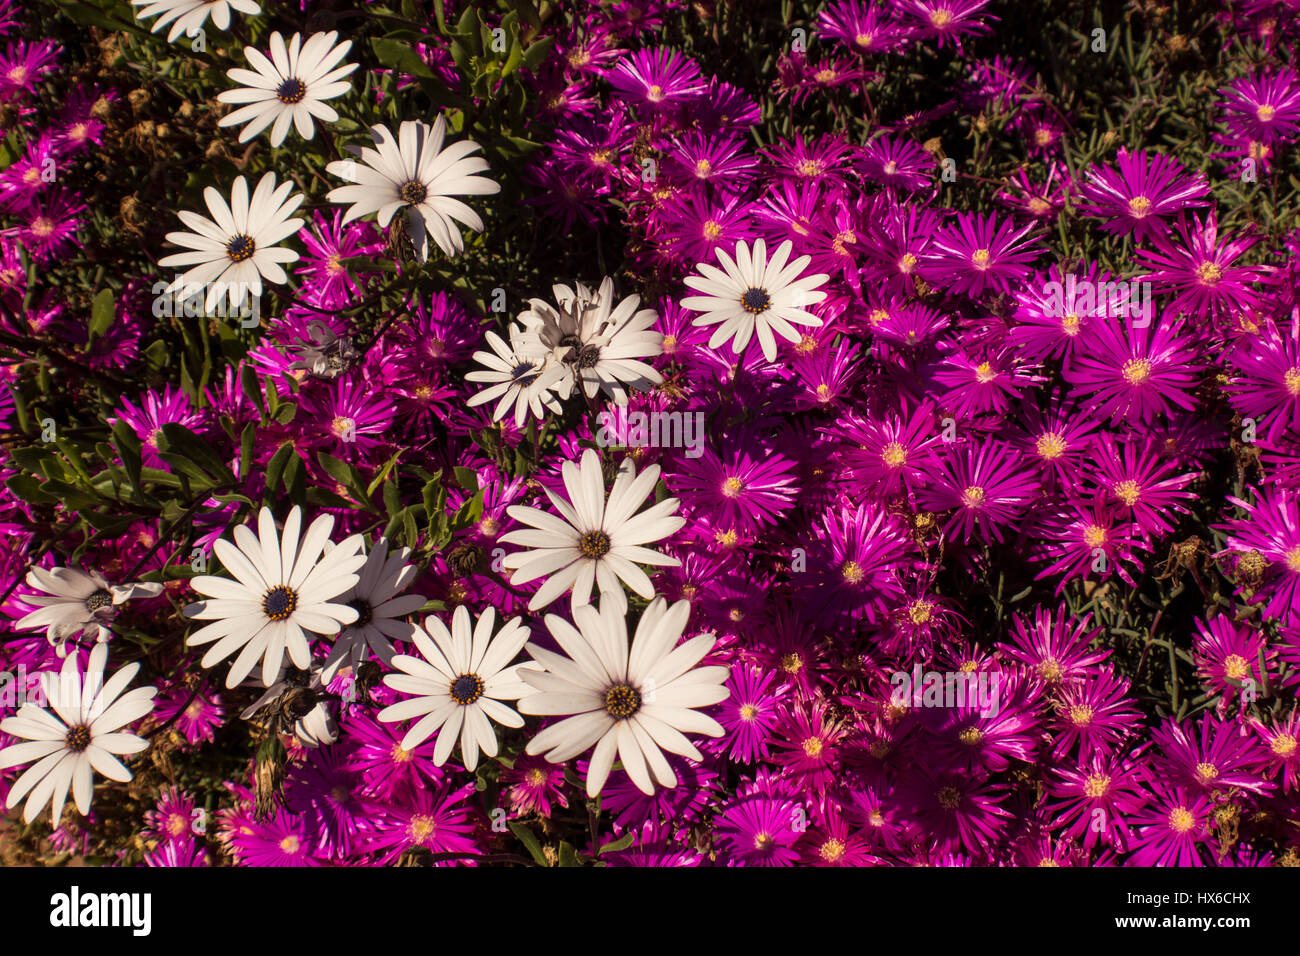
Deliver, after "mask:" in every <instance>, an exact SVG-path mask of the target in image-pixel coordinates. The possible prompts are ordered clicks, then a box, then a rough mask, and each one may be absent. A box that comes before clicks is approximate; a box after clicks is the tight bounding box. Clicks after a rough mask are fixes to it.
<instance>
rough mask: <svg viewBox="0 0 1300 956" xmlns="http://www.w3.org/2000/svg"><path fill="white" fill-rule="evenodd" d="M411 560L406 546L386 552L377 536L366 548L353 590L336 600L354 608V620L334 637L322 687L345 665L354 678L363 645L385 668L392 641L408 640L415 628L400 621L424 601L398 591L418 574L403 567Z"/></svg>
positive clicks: (409, 566)
mask: <svg viewBox="0 0 1300 956" xmlns="http://www.w3.org/2000/svg"><path fill="white" fill-rule="evenodd" d="M410 556H411V549H410V548H398V549H397V550H396V551H393V552H391V553H390V552H389V550H388V539H387V538H380V539H379V540H378V541H377V542H375V546H374V547H373V548H371V549H370V554H369V555H368V556H367V558H366V563H365V564H364V565H362V567H361V571H360V572H359V579H358V580H357V583H356V586H355V587H352V588H349V589H348V590H346V591H344V592H343V593H342V594H340V595H339V596H338V597H337V598H336V599H335V600H336V601H337V603H339V604H346V605H347V606H348V607H350V608H352V609H353V610H355V611H356V612H357V615H358V617H357V619H356V620H355V621H353V622H352V623H351V624H345V625H344V626H343V629H342V630H341V631H339V636H338V637H336V638H335V639H334V646H333V647H331V648H330V652H329V656H328V657H327V658H326V659H325V665H324V669H323V670H322V672H321V679H322V680H323V681H324V682H325V683H326V684H329V683H331V682H333V680H334V676H335V675H336V674H337V673H338V672H339V669H340V668H343V667H350V668H351V669H352V672H353V673H354V674H355V673H356V669H357V668H358V667H360V666H361V663H362V661H364V660H365V657H366V648H367V647H369V648H370V650H371V652H372V653H373V654H374V655H375V656H376V657H378V658H379V659H380V660H381V661H383V662H384V663H385V664H387V663H388V662H389V661H390V660H392V658H393V655H394V654H396V653H397V651H396V650H395V649H394V647H393V645H392V641H409V640H411V637H412V635H413V634H414V633H415V629H416V626H415V625H414V624H412V623H410V622H409V621H407V620H405V618H406V616H407V615H408V614H414V613H415V612H416V611H418V610H419V609H420V608H422V607H424V602H425V597H424V595H423V594H402V593H401V592H403V591H405V590H406V589H407V588H409V587H410V586H411V583H412V582H413V581H415V579H416V578H417V577H418V576H419V574H420V569H419V568H418V567H416V566H415V565H413V564H407V563H406V559H407V558H409V557H410Z"/></svg>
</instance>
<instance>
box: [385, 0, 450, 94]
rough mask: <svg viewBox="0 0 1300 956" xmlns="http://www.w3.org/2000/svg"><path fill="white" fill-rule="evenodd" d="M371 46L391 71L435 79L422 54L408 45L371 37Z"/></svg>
mask: <svg viewBox="0 0 1300 956" xmlns="http://www.w3.org/2000/svg"><path fill="white" fill-rule="evenodd" d="M470 9H471V10H472V9H473V8H472V7H471V8H470ZM370 46H371V48H372V49H374V51H375V56H376V57H378V59H379V62H380V63H382V64H383V65H384V66H386V67H388V68H389V69H390V70H395V71H396V72H398V73H406V74H409V75H410V76H420V77H424V78H425V79H433V78H434V72H433V70H431V69H429V67H428V65H427V64H426V63H425V62H424V61H423V60H422V59H420V54H418V53H416V52H415V50H413V49H412V48H411V47H410V46H408V45H407V44H405V43H402V42H400V41H398V40H390V39H388V38H387V37H371V38H370Z"/></svg>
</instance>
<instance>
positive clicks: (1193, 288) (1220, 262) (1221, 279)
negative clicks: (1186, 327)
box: [1138, 211, 1269, 319]
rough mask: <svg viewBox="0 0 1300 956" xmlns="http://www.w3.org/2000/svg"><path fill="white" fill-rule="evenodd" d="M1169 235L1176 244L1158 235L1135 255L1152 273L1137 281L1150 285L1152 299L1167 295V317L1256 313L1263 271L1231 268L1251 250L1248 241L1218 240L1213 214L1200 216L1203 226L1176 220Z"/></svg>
mask: <svg viewBox="0 0 1300 956" xmlns="http://www.w3.org/2000/svg"><path fill="white" fill-rule="evenodd" d="M1174 230H1175V231H1176V232H1177V234H1178V237H1179V239H1181V242H1173V241H1170V240H1169V239H1167V238H1166V237H1165V235H1164V234H1163V233H1162V234H1160V235H1159V236H1158V238H1157V247H1156V248H1155V249H1140V250H1138V258H1139V259H1140V260H1142V265H1144V266H1147V267H1148V268H1150V269H1151V270H1152V271H1150V272H1148V273H1146V274H1145V275H1142V276H1140V277H1139V278H1140V279H1141V280H1142V281H1148V282H1151V283H1152V285H1153V286H1154V291H1155V292H1156V294H1161V293H1171V294H1172V295H1173V299H1172V301H1170V303H1169V306H1168V309H1169V312H1170V313H1174V314H1176V313H1179V312H1183V313H1186V314H1188V315H1192V316H1196V317H1197V318H1201V319H1206V318H1208V319H1221V318H1224V317H1226V316H1228V315H1231V314H1236V313H1240V312H1242V311H1244V310H1252V309H1258V308H1259V306H1260V297H1259V293H1258V291H1257V284H1258V283H1260V282H1262V281H1263V280H1264V279H1265V278H1266V277H1267V276H1268V273H1269V269H1268V268H1267V267H1262V266H1246V265H1237V264H1236V263H1237V260H1238V259H1240V258H1241V257H1242V256H1243V255H1244V254H1245V253H1246V251H1247V250H1248V249H1250V247H1251V246H1253V245H1254V244H1255V242H1256V240H1255V239H1254V238H1253V237H1250V236H1245V235H1241V234H1235V235H1229V236H1223V237H1220V236H1219V225H1218V218H1217V215H1216V214H1215V212H1213V211H1211V212H1208V213H1206V216H1205V219H1204V220H1202V219H1199V218H1197V217H1194V216H1193V217H1183V218H1180V219H1179V220H1178V222H1177V223H1175V225H1174Z"/></svg>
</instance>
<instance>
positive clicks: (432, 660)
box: [379, 605, 531, 772]
mask: <svg viewBox="0 0 1300 956" xmlns="http://www.w3.org/2000/svg"><path fill="white" fill-rule="evenodd" d="M495 626H496V610H495V609H494V608H488V609H487V610H486V611H484V612H483V614H482V615H481V616H480V617H479V619H478V622H477V623H476V624H472V623H471V620H470V616H469V611H467V610H466V609H465V607H464V605H462V606H460V607H458V608H456V612H455V613H454V614H453V615H452V618H451V630H450V631H448V630H447V627H446V625H445V624H443V623H442V621H440V620H438V619H437V618H436V617H429V618H427V619H426V620H425V622H424V627H425V629H424V630H421V629H419V628H417V629H416V631H415V646H416V647H417V648H419V650H420V654H421V655H422V659H421V658H420V657H413V656H411V655H408V654H398V655H397V656H396V657H394V658H393V660H392V665H393V667H395V668H397V669H398V670H399V671H401V672H402V673H400V674H389V675H387V676H386V677H385V678H384V683H385V684H387V685H388V686H389V687H391V688H392V689H393V690H396V691H401V692H402V693H404V694H415V695H417V696H415V697H412V698H410V699H409V700H404V701H400V702H399V703H396V704H393V705H392V706H390V707H386V708H384V709H383V710H382V711H380V713H379V719H380V720H381V721H383V722H385V723H392V722H394V721H399V720H411V719H413V718H416V717H418V718H420V719H419V720H417V721H416V722H415V724H414V725H412V726H411V728H410V729H409V730H408V731H407V732H406V736H405V737H403V738H402V743H401V747H402V749H403V750H414V749H415V748H416V747H417V746H419V744H420V742H421V741H423V740H427V739H428V738H429V736H430V735H431V734H433V733H434V732H437V734H438V741H437V743H436V744H435V745H434V748H433V762H434V764H435V765H436V766H439V767H440V766H442V765H443V763H445V762H446V760H447V758H448V757H449V756H451V749H452V747H453V746H455V743H456V736H457V734H459V735H460V754H461V760H462V761H463V762H464V765H465V769H466V770H469V771H471V772H472V771H473V770H474V768H475V767H477V766H478V756H479V751H480V750H481V751H482V752H483V753H484V754H486V755H487V756H489V757H495V756H496V754H497V735H496V731H495V730H494V729H493V728H492V722H493V721H495V722H496V723H498V724H501V725H503V726H505V727H522V726H523V725H524V719H523V718H522V717H520V716H519V715H518V714H517V713H515V711H514V710H513V709H511V708H510V707H507V706H506V705H505V704H503V703H501V702H502V701H503V700H516V699H517V698H518V697H519V696H520V695H521V694H525V693H527V692H528V686H527V685H526V684H523V683H521V682H520V680H519V671H520V669H521V668H526V667H529V666H531V665H530V664H527V663H525V664H516V665H511V664H510V662H511V661H512V660H514V658H515V655H517V654H518V653H519V652H520V650H522V649H523V646H524V644H525V643H527V641H528V634H529V631H528V628H526V627H524V626H523V625H522V624H520V623H519V618H518V617H513V618H511V619H510V620H509V621H507V622H506V623H505V626H504V627H502V628H501V630H500V631H499V632H498V633H497V634H496V636H495V637H494V636H493V635H492V629H493V628H494V627H495Z"/></svg>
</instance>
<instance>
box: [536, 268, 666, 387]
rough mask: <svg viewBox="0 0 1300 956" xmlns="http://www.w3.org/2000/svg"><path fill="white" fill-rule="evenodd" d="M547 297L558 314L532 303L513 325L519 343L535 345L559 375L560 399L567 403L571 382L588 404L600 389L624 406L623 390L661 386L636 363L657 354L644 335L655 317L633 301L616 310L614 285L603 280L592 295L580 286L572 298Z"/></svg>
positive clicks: (657, 337)
mask: <svg viewBox="0 0 1300 956" xmlns="http://www.w3.org/2000/svg"><path fill="white" fill-rule="evenodd" d="M553 291H554V293H555V298H556V301H557V303H558V304H559V309H556V308H554V307H552V306H551V305H549V304H548V303H546V302H543V301H542V300H540V299H533V300H531V301H530V303H529V304H530V305H531V308H530V309H528V310H527V311H525V312H522V313H520V315H519V321H520V322H521V323H523V326H524V329H525V332H524V335H523V336H521V341H522V342H524V343H527V344H529V345H531V344H532V341H533V340H534V339H535V340H536V341H537V342H538V343H539V344H540V345H541V346H545V347H546V348H547V349H549V350H550V354H551V360H552V361H553V362H555V363H557V364H559V365H560V366H561V367H562V368H563V369H564V377H563V379H561V381H560V383H559V384H558V385H557V386H556V391H557V392H558V393H559V395H560V397H561V398H568V397H569V394H570V392H571V391H572V390H573V385H574V383H575V381H581V382H582V390H583V392H584V393H586V395H587V397H588V398H595V397H596V393H597V392H598V391H601V390H602V389H603V390H604V391H605V393H606V394H607V395H609V397H610V398H611V399H613V401H614V402H615V403H616V404H619V405H626V404H627V401H628V393H627V387H628V386H631V387H633V388H636V389H639V390H641V391H646V390H648V389H649V388H651V387H652V386H654V385H658V384H659V383H660V382H662V381H663V376H661V375H660V374H659V373H658V372H657V371H655V369H654V368H652V367H651V366H649V365H647V364H646V363H645V362H641V361H638V359H643V358H651V357H653V356H656V355H661V354H663V340H664V337H663V335H661V334H660V333H658V332H654V331H650V327H651V326H652V325H654V324H655V322H656V320H658V318H659V313H657V312H656V311H655V310H654V309H641V310H639V311H638V310H637V306H638V305H640V303H641V297H640V296H639V295H633V296H629V297H628V298H626V299H624V300H623V301H622V302H621V303H617V305H616V304H615V303H616V300H617V296H616V295H615V294H614V280H613V279H611V278H608V277H606V278H605V280H604V281H603V282H601V284H600V288H599V289H598V290H597V291H596V293H595V294H593V293H592V292H591V290H590V289H588V288H587V287H586V286H584V285H582V284H581V283H579V284H578V288H577V291H576V292H575V291H574V290H573V289H570V288H569V287H568V286H566V285H557V286H555V287H554V290H553Z"/></svg>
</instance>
